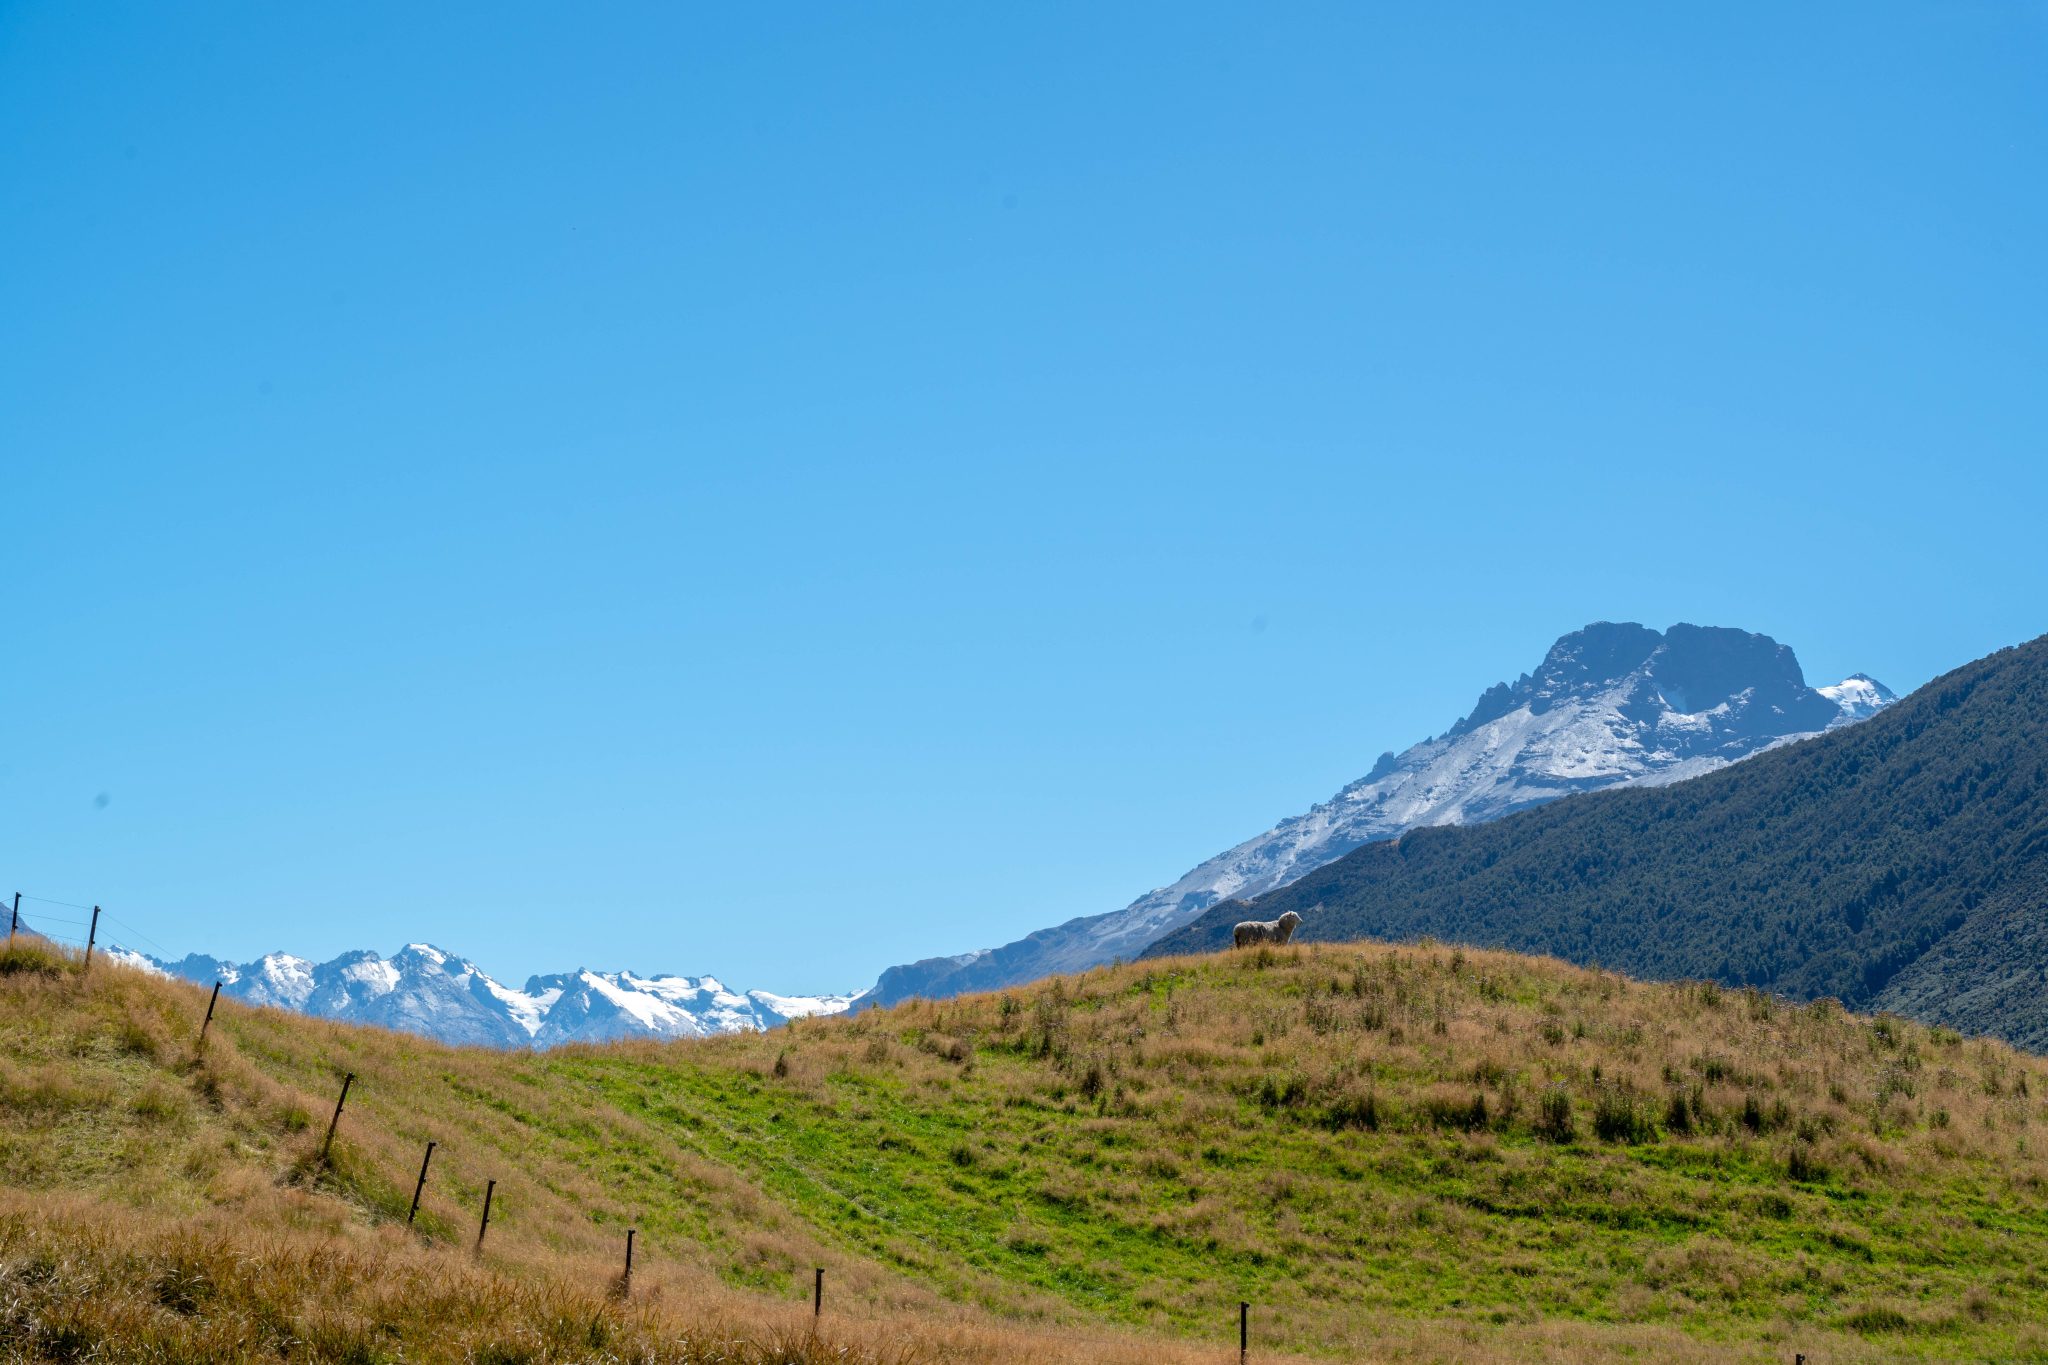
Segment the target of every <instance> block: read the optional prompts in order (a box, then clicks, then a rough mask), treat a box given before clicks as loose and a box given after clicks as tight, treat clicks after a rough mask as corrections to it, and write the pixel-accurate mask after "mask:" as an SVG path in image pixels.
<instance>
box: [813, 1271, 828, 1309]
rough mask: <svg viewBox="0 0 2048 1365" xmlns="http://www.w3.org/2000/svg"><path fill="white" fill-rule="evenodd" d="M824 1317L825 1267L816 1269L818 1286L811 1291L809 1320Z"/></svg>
mask: <svg viewBox="0 0 2048 1365" xmlns="http://www.w3.org/2000/svg"><path fill="white" fill-rule="evenodd" d="M824 1315H825V1267H823V1266H819V1267H818V1285H817V1288H816V1289H814V1290H812V1291H811V1318H812V1320H813V1321H815V1320H817V1319H818V1318H821V1317H823V1316H824Z"/></svg>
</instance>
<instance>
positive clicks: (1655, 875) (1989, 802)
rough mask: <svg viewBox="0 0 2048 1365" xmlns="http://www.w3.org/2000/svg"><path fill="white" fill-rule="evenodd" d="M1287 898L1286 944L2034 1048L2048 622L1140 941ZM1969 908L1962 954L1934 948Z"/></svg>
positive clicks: (2047, 809) (1352, 860)
mask: <svg viewBox="0 0 2048 1365" xmlns="http://www.w3.org/2000/svg"><path fill="white" fill-rule="evenodd" d="M1289 910H1293V911H1295V912H1297V913H1299V914H1300V915H1302V916H1303V920H1304V923H1303V925H1302V928H1301V930H1300V937H1301V938H1303V939H1305V940H1315V939H1321V940H1326V941H1341V940H1347V939H1355V938H1363V937H1374V938H1392V939H1403V938H1410V937H1415V936H1419V935H1423V934H1430V935H1435V936H1437V937H1440V938H1443V939H1446V940H1450V941H1455V942H1464V943H1477V944H1486V945H1490V946H1498V947H1505V948H1509V949H1513V950H1516V951H1521V952H1534V953H1546V954H1552V955H1555V956H1558V957H1563V958H1566V959H1568V960H1571V961H1576V962H1581V963H1592V962H1599V963H1602V964H1606V965H1609V966H1613V967H1616V968H1619V969H1621V970H1623V971H1626V972H1629V973H1631V974H1634V975H1638V976H1643V977H1651V978H1666V979H1669V978H1678V977H1694V978H1702V979H1714V980H1719V981H1721V982H1723V983H1725V984H1734V985H1756V986H1761V987H1765V988H1768V989H1772V990H1776V991H1779V992H1783V993H1786V994H1790V995H1794V996H1797V997H1800V998H1803V999H1813V998H1818V997H1822V996H1834V997H1836V998H1838V999H1840V1000H1843V1001H1845V1002H1847V1003H1849V1004H1850V1005H1851V1006H1854V1007H1859V1008H1861V1007H1868V1006H1870V1005H1871V1004H1873V1003H1882V1004H1886V1005H1891V1006H1894V1007H1900V1008H1910V1009H1911V1010H1912V1011H1913V1013H1914V1015H1915V1016H1916V1017H1918V1018H1921V1019H1923V1020H1925V1021H1927V1022H1931V1023H1946V1024H1950V1025H1962V1026H1965V1027H1968V1028H1971V1029H1972V1030H1981V1031H1986V1032H1995V1033H1997V1034H1999V1035H2000V1036H2002V1037H2006V1038H2008V1039H2011V1040H2014V1041H2016V1042H2019V1043H2022V1044H2024V1045H2028V1046H2040V1045H2041V1044H2043V1043H2048V991H2043V990H2040V989H2038V988H2036V989H2033V990H2025V989H2017V988H2016V987H2019V986H2021V985H2024V984H2025V983H2027V982H2033V983H2034V984H2035V986H2036V987H2038V986H2039V984H2040V982H2039V977H2038V963H2039V956H2038V954H2039V948H2040V944H2041V942H2042V941H2044V940H2042V939H2041V938H2040V931H2041V929H2042V928H2043V927H2044V926H2043V920H2044V916H2048V637H2044V638H2043V639H2039V640H2034V641H2032V642H2030V643H2028V644H2026V645H2022V646H2019V647H2017V648H2013V649H2006V650H2001V651H1999V652H1998V653H1996V654H1993V655H1991V656H1990V657H1988V658H1985V659H1980V660H1978V661H1977V662H1975V663H1972V664H1970V665H1968V666H1967V667H1964V668H1960V669H1957V670H1956V671H1955V672H1953V673H1950V674H1948V675H1946V676H1944V677H1941V678H1937V679H1936V680H1935V681H1933V682H1931V683H1929V684H1928V685H1927V686H1925V687H1923V688H1921V689H1920V690H1919V691H1917V692H1915V693H1914V694H1913V695H1912V696H1910V697H1907V698H1905V699H1903V700H1902V701H1900V702H1899V703H1897V704H1896V705H1894V706H1892V707H1891V708H1889V709H1888V710H1886V711H1883V712H1881V713H1879V714H1878V715H1877V716H1875V717H1873V718H1872V719H1870V720H1868V721H1865V722H1863V723H1862V724H1860V725H1855V726H1851V727H1849V728H1847V729H1843V730H1839V731H1836V732H1834V733H1832V734H1828V735H1824V736H1821V737H1819V738H1817V739H1812V740H1807V741H1803V742H1801V743H1799V744H1794V745H1788V746H1786V747H1784V748H1782V749H1777V750H1773V751H1771V752H1768V753H1764V754H1760V755H1758V756H1757V757H1754V758H1751V759H1748V760H1745V761H1744V762H1742V763H1738V764H1736V765H1734V766H1732V767H1729V768H1726V769H1723V770H1721V771H1720V772H1716V773H1711V774H1709V775H1707V776H1705V777H1700V778H1696V779H1694V780H1692V781H1688V782H1682V783H1677V784H1675V785H1673V786H1669V787H1662V788H1651V789H1644V790H1625V791H1612V792H1601V793H1596V794H1593V795H1588V796H1578V797H1571V798H1567V799H1566V800H1562V801H1558V802H1555V803H1553V804H1550V805H1546V806H1542V807H1539V808H1537V809H1535V810H1530V811H1524V812H1521V813H1519V814H1516V815H1513V816H1510V817H1508V818H1506V819H1503V820H1499V821H1495V822H1493V823H1490V824H1483V825H1472V826H1446V827H1441V828H1433V829H1418V830H1413V831H1410V832H1409V833H1408V834H1407V835H1405V836H1403V837H1402V838H1401V839H1399V840H1389V841H1384V842H1380V843H1375V844H1368V845H1366V846H1365V847H1364V848H1360V849H1358V850H1355V851H1354V852H1352V853H1351V854H1349V855H1347V856H1346V857H1344V858H1341V859H1339V860H1338V861H1336V862H1334V863H1331V864H1330V865H1328V866H1326V867H1322V868H1318V869H1317V870H1315V871H1314V872H1311V873H1309V874H1308V875H1307V876H1305V877H1303V878H1301V879H1300V880H1299V881H1297V882H1295V883H1293V884H1292V885H1290V886H1287V887H1283V888H1281V889H1280V890H1277V891H1273V892H1270V893H1268V894H1267V895H1264V896H1261V897H1259V898H1258V899H1257V900H1256V901H1253V902H1251V903H1250V904H1246V903H1244V902H1239V901H1231V902H1226V903H1224V904H1222V905H1219V906H1216V907H1214V908H1213V909H1211V910H1210V911H1209V912H1208V913H1207V914H1205V915H1204V916H1203V917H1202V918H1201V919H1200V920H1197V921H1196V922H1195V923H1194V924H1192V925H1189V926H1187V927H1186V928H1184V929H1181V930H1179V931H1176V932H1175V933H1173V934H1169V935H1168V936H1166V937H1165V938H1163V939H1161V940H1160V941H1159V942H1158V943H1156V944H1154V945H1152V946H1151V947H1150V948H1149V949H1147V950H1146V954H1145V956H1147V957H1166V956H1172V955H1174V954H1178V953H1188V952H1206V951H1212V950H1214V949H1217V948H1220V947H1225V946H1228V944H1229V941H1230V928H1231V925H1233V924H1234V923H1236V922H1237V921H1239V920H1243V919H1274V918H1277V917H1278V916H1279V915H1281V914H1283V913H1284V912H1286V911H1289ZM1966 925H1968V926H1972V928H1971V932H1970V933H1969V934H1966V935H1963V936H1961V938H1959V939H1958V942H1964V941H1967V942H1969V943H1970V944H1971V945H1972V946H1971V949H1970V951H1968V952H1966V953H1957V954H1947V953H1942V952H1934V951H1933V950H1935V949H1936V947H1937V945H1940V944H1942V943H1943V941H1944V939H1946V938H1948V936H1950V935H1951V934H1955V933H1956V931H1958V930H1960V929H1963V928H1964V927H1965V926H1966ZM1916 964H1920V967H1921V970H1920V971H1919V972H1918V973H1915V974H1914V975H1912V976H1905V975H1904V974H1905V973H1907V971H1908V969H1910V968H1913V967H1914V966H1915V965H1916ZM1935 964H1940V966H1939V969H1938V971H1937V972H1936V974H1935V979H1934V980H1933V981H1932V982H1931V983H1930V981H1929V980H1928V979H1927V978H1928V973H1929V971H1930V969H1932V968H1933V967H1934V965H1935ZM1991 980H1996V981H2000V982H2003V983H2004V988H2003V989H2001V990H1996V991H1985V990H1982V989H1978V987H1979V986H1981V985H1982V984H1983V983H1984V982H1985V981H1991ZM1895 981H1896V982H1898V984H1899V992H1895V993H1894V995H1893V996H1886V995H1885V992H1886V991H1887V989H1888V988H1890V987H1892V986H1893V984H1894V982H1895ZM1909 988H1910V989H1909Z"/></svg>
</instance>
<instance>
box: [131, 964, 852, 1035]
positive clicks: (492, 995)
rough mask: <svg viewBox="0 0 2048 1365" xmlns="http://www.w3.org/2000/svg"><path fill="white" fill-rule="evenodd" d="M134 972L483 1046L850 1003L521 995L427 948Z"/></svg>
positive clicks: (680, 1028) (740, 995)
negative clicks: (160, 974)
mask: <svg viewBox="0 0 2048 1365" xmlns="http://www.w3.org/2000/svg"><path fill="white" fill-rule="evenodd" d="M113 956H116V957H118V958H120V959H122V960H123V961H126V962H129V963H131V964H133V965H136V966H140V967H146V968H148V969H150V970H152V971H159V972H163V973H164V974H166V975H169V976H182V977H185V978H186V979H188V980H191V981H197V982H200V983H201V984H204V985H211V984H212V983H213V982H215V981H219V982H222V983H223V985H222V988H221V994H223V995H229V996H233V997H234V998H235V999H238V1000H242V1001H245V1002H246V1003H248V1004H251V1005H274V1006H276V1007H278V1008H279V1009H288V1010H296V1011H298V1012H300V1013H302V1014H312V1015H318V1016H320V1017H322V1018H328V1019H341V1020H346V1021H347V1022H349V1023H352V1024H375V1025H377V1026H379V1027H381V1028H390V1029H402V1030H405V1031H406V1032H408V1033H418V1034H423V1035H425V1036H427V1037H429V1038H438V1039H440V1040H441V1041H442V1042H444V1043H454V1044H458V1045H461V1044H471V1045H476V1046H482V1047H535V1048H549V1047H557V1046H559V1045H561V1044H563V1043H595V1042H603V1041H605V1040H607V1039H611V1038H702V1037H706V1036H708V1035H710V1034H714V1033H734V1032H739V1031H742V1030H748V1029H769V1028H774V1027H776V1026H777V1025H780V1024H786V1023H788V1022H789V1021H790V1020H792V1019H802V1018H807V1017H809V1016H810V1015H814V1014H839V1013H841V1012H843V1011H845V1010H846V1009H847V1008H848V1007H849V1006H851V1005H852V1004H853V1003H854V1002H856V1001H858V1000H859V999H860V998H861V996H862V995H863V994H864V992H856V993H855V994H853V995H825V996H786V995H774V994H771V993H770V992H768V991H733V990H729V989H728V988H727V987H726V986H725V985H723V984H722V983H721V982H719V981H718V980H717V979H716V978H714V977H709V976H669V975H660V976H648V977H643V976H636V975H634V974H633V973H632V972H593V971H587V970H583V969H578V970H577V971H573V972H558V973H555V974H554V975H551V976H535V977H529V978H528V979H527V982H526V985H525V986H524V987H522V988H521V989H518V990H513V989H512V988H511V987H509V986H505V985H503V984H501V983H499V982H497V981H494V980H492V979H491V978H490V977H489V976H488V975H486V974H485V973H484V972H483V971H482V970H481V969H480V968H478V967H477V965H476V964H475V963H474V962H471V961H469V960H468V959H467V958H463V957H457V956H456V955H455V954H453V953H448V952H444V951H442V950H441V949H439V948H436V947H434V946H432V945H431V944H426V943H409V944H407V945H406V946H405V947H404V948H401V949H400V950H399V951H398V952H396V953H393V954H392V955H391V956H390V957H388V958H384V957H379V956H378V955H377V954H376V953H373V952H369V951H367V950H358V951H355V952H348V953H343V954H342V955H341V956H340V957H337V958H335V959H334V960H333V961H331V962H322V963H314V962H310V961H308V960H307V959H305V958H302V957H293V956H292V955H291V954H289V953H282V952H279V953H271V954H270V955H268V956H267V957H263V958H261V959H259V960H257V961H255V962H249V963H236V962H224V961H221V960H220V959H218V958H212V957H207V956H206V955H204V954H202V953H193V954H191V955H190V956H188V957H184V958H181V959H179V960H177V961H165V960H164V959H161V958H156V957H151V956H149V955H147V954H143V953H137V952H134V951H132V950H129V949H125V948H118V947H117V948H115V949H114V950H113Z"/></svg>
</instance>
